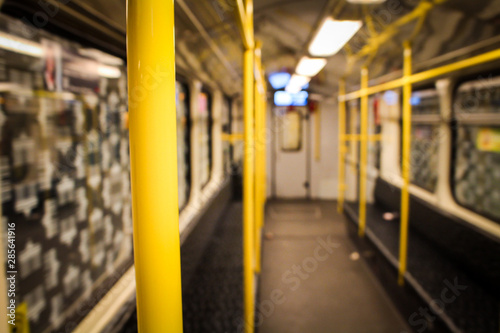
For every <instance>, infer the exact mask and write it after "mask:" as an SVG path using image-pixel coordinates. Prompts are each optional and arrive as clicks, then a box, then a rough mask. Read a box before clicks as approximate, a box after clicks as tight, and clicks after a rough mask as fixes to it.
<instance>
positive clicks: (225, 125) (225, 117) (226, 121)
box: [222, 98, 231, 174]
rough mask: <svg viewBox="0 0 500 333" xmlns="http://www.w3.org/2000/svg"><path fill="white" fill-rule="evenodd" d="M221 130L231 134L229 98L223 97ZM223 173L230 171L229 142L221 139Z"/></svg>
mask: <svg viewBox="0 0 500 333" xmlns="http://www.w3.org/2000/svg"><path fill="white" fill-rule="evenodd" d="M222 132H223V133H224V134H228V135H229V134H231V100H230V99H229V98H224V100H223V102H222ZM222 149H223V159H224V174H229V173H230V172H231V143H230V142H229V141H227V140H224V141H223V147H222Z"/></svg>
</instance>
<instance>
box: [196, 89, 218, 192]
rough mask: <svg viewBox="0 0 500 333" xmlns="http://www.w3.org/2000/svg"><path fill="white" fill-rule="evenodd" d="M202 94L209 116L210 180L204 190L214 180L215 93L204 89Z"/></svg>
mask: <svg viewBox="0 0 500 333" xmlns="http://www.w3.org/2000/svg"><path fill="white" fill-rule="evenodd" d="M201 94H205V95H206V96H207V113H208V116H207V117H208V179H207V181H206V182H205V183H202V184H201V190H203V189H204V188H205V187H207V185H208V184H210V181H211V180H212V171H213V135H214V133H213V132H214V131H213V129H214V120H213V93H212V92H211V91H210V90H209V89H207V88H206V87H202V88H201V90H200V91H199V95H201ZM199 95H198V98H199ZM198 107H199V106H198ZM198 111H199V110H198ZM199 163H201V160H200V161H199ZM200 176H201V175H200Z"/></svg>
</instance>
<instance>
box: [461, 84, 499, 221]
mask: <svg viewBox="0 0 500 333" xmlns="http://www.w3.org/2000/svg"><path fill="white" fill-rule="evenodd" d="M454 111H455V114H454V116H455V120H456V122H457V125H456V127H455V135H454V139H455V141H454V145H453V150H454V157H455V161H454V170H453V173H452V174H453V182H452V183H453V184H452V188H453V193H454V196H455V199H456V200H457V202H458V203H460V204H461V205H463V206H465V207H467V208H469V209H471V210H473V211H475V212H477V213H479V214H482V215H485V216H486V217H489V218H492V219H495V220H500V205H498V202H499V201H500V119H499V118H500V117H499V116H498V113H500V80H499V78H498V77H497V78H493V79H488V80H480V81H474V82H467V83H464V84H462V85H460V86H459V87H458V91H457V94H456V98H455V101H454Z"/></svg>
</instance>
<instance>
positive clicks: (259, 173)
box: [254, 41, 266, 273]
mask: <svg viewBox="0 0 500 333" xmlns="http://www.w3.org/2000/svg"><path fill="white" fill-rule="evenodd" d="M261 47H262V44H261V43H260V42H259V41H257V42H256V43H255V73H256V74H257V76H258V78H259V79H257V78H256V80H255V87H254V94H255V96H254V97H255V249H254V250H255V263H254V264H255V272H256V273H260V269H261V257H260V254H261V249H260V247H261V230H262V229H261V228H262V225H263V220H264V210H263V208H264V203H263V199H264V198H263V193H262V181H263V172H264V170H263V168H262V162H263V159H264V156H263V152H265V149H266V147H265V146H264V145H263V144H262V140H261V134H262V131H263V129H264V127H263V119H262V114H263V112H264V110H263V109H262V101H261V100H262V95H263V93H264V91H263V88H264V87H263V86H262V82H263V80H262V79H263V78H262V59H261Z"/></svg>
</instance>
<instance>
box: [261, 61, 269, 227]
mask: <svg viewBox="0 0 500 333" xmlns="http://www.w3.org/2000/svg"><path fill="white" fill-rule="evenodd" d="M264 73H265V71H264V69H262V84H263V85H264V93H263V95H262V99H261V100H262V114H261V116H262V137H261V140H262V214H263V216H264V218H263V219H262V221H261V222H262V225H261V227H262V228H263V227H264V223H265V213H266V202H267V170H266V169H267V133H268V131H267V84H266V79H265V74H264Z"/></svg>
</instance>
